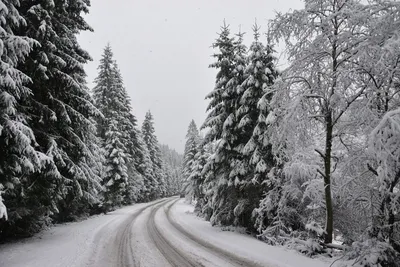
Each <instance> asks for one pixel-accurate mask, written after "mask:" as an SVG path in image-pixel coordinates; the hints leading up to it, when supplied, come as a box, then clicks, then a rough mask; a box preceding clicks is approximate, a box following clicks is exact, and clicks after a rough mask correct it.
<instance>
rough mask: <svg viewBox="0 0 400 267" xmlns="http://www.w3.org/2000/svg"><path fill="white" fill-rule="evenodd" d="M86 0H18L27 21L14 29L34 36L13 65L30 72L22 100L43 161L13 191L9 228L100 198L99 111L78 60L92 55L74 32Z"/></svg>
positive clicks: (70, 213) (36, 224) (70, 212)
mask: <svg viewBox="0 0 400 267" xmlns="http://www.w3.org/2000/svg"><path fill="white" fill-rule="evenodd" d="M87 7H88V6H87V3H82V2H80V1H69V2H68V4H65V1H58V2H55V3H53V1H39V3H37V2H32V1H21V5H20V6H19V7H18V8H17V9H18V11H19V13H20V14H21V16H23V17H24V19H25V20H26V23H21V24H20V25H19V27H18V28H16V29H15V33H17V34H18V35H20V36H27V37H29V38H32V39H35V40H36V41H37V42H38V43H40V45H37V46H34V47H33V49H32V51H31V52H30V54H29V57H27V58H26V59H25V60H24V61H21V62H19V64H18V65H17V66H16V67H17V68H18V69H19V70H20V71H22V72H23V73H25V74H26V75H27V76H29V77H30V81H31V82H30V83H29V84H27V87H28V88H29V90H30V97H26V98H21V106H23V107H24V109H25V110H26V113H29V121H28V123H29V125H30V127H31V129H32V130H33V134H34V136H35V140H36V143H37V150H38V151H40V152H42V153H43V154H46V157H43V159H45V160H46V165H45V166H44V167H43V168H42V169H40V170H35V171H34V172H31V173H28V172H27V173H24V176H23V179H22V180H21V190H23V197H20V198H14V199H13V201H14V204H13V205H14V206H15V207H18V209H16V210H18V212H19V214H18V215H17V216H13V218H17V221H16V222H15V223H14V224H13V230H11V229H9V231H8V232H13V231H16V232H19V233H21V234H31V233H33V232H35V231H37V230H39V229H40V228H41V227H42V225H45V224H46V223H48V221H49V216H50V215H53V216H52V217H53V218H56V219H57V220H69V219H73V217H74V216H75V215H76V214H80V213H85V212H88V207H89V206H90V205H93V204H95V203H96V202H97V200H98V199H97V193H98V191H99V190H100V189H101V186H100V184H99V181H100V178H99V176H98V173H96V171H93V170H96V168H94V166H96V165H97V161H98V160H97V158H96V154H95V153H94V149H95V148H96V140H95V136H94V127H93V121H92V120H91V117H92V116H97V115H98V114H99V113H98V112H97V110H96V109H95V107H94V105H93V103H92V99H91V97H90V95H89V92H88V89H87V87H86V84H85V76H86V74H85V72H84V69H83V64H84V63H86V62H87V61H88V60H90V57H89V55H88V54H87V52H85V51H84V50H82V49H81V48H80V46H79V44H78V42H77V39H76V35H77V34H78V32H79V31H81V30H91V29H90V27H89V26H88V25H87V24H86V22H85V20H84V19H83V18H82V13H83V12H87V11H88V8H87ZM13 12H15V10H13ZM15 21H18V20H15ZM9 25H11V23H10V24H9ZM21 47H22V48H23V47H24V46H23V45H22V46H21ZM19 49H20V48H19ZM21 51H25V49H24V48H23V49H22V50H21Z"/></svg>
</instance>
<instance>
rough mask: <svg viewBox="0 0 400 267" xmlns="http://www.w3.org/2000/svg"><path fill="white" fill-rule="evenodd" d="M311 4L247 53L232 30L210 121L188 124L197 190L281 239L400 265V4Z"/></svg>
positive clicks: (187, 166)
mask: <svg viewBox="0 0 400 267" xmlns="http://www.w3.org/2000/svg"><path fill="white" fill-rule="evenodd" d="M304 2H305V7H304V8H303V9H301V10H295V11H290V12H288V13H278V14H277V15H276V17H275V18H274V19H273V20H271V21H270V23H269V24H268V25H266V26H267V27H265V30H266V32H264V33H262V32H261V30H260V26H258V25H257V24H255V25H254V27H253V33H252V34H253V36H254V38H253V42H252V43H251V44H250V46H249V47H248V48H247V47H246V45H245V44H244V42H243V36H244V33H243V32H238V33H236V34H232V33H231V31H230V27H229V25H228V24H227V23H224V24H223V26H222V27H221V30H220V33H219V35H218V38H217V39H216V40H215V42H214V43H213V48H214V51H215V53H214V55H213V58H214V62H213V63H212V64H211V65H210V68H214V69H216V71H217V75H216V79H215V87H214V89H212V90H210V93H209V94H208V95H207V96H206V99H208V100H209V105H208V109H207V118H206V119H205V121H204V122H203V123H202V124H201V126H200V129H198V128H197V125H196V123H195V122H194V121H192V122H191V123H190V125H189V127H188V131H187V136H186V145H185V154H184V160H183V174H184V177H185V179H186V181H187V182H186V185H185V186H186V189H185V190H186V194H187V197H188V199H189V200H190V201H193V203H194V204H195V205H196V206H195V207H196V208H195V211H196V213H197V214H198V215H199V216H201V217H204V218H205V219H206V220H209V221H210V222H211V224H212V225H217V226H237V227H243V228H245V229H246V230H247V232H249V233H253V234H254V235H256V236H257V238H259V239H262V240H264V241H265V242H267V243H269V244H272V245H285V246H288V247H290V248H293V249H296V250H298V251H300V252H302V253H304V254H306V255H308V256H315V255H317V254H327V255H334V253H336V252H337V251H338V250H339V251H342V252H343V254H344V255H343V257H345V258H346V259H353V260H354V264H353V265H351V266H399V263H400V257H399V255H400V213H399V209H400V106H399V104H400V102H399V100H400V96H399V92H400V66H399V63H400V32H399V29H400V3H399V2H398V1H368V3H364V2H366V1H341V0H332V1H318V0H307V1H304ZM276 45H283V46H284V52H285V55H286V57H287V64H286V66H285V67H284V68H278V67H277V61H278V60H277V58H276V56H277V53H276V52H275V50H274V47H275V46H276Z"/></svg>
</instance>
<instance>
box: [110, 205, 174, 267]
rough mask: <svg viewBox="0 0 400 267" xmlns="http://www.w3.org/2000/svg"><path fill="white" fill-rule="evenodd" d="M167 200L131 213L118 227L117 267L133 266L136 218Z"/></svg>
mask: <svg viewBox="0 0 400 267" xmlns="http://www.w3.org/2000/svg"><path fill="white" fill-rule="evenodd" d="M167 201H168V200H160V201H157V202H155V203H152V204H150V205H147V206H145V207H143V208H141V209H139V210H138V211H136V212H135V213H133V214H132V215H131V216H130V217H129V218H128V219H127V220H126V221H125V222H124V223H123V225H124V226H123V227H120V230H119V231H118V232H117V237H116V240H117V242H118V244H115V245H116V246H118V250H117V259H118V265H117V266H118V267H132V266H135V256H134V251H133V248H132V243H131V241H132V231H131V229H132V227H133V225H134V223H135V221H136V218H137V217H138V216H139V215H140V214H142V213H143V212H144V211H145V210H146V209H148V208H150V207H153V206H155V205H157V204H159V203H165V202H167Z"/></svg>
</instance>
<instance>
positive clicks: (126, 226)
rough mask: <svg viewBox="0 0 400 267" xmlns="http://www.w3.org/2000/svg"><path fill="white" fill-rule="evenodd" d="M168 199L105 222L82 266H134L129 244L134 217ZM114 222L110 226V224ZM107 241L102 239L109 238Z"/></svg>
mask: <svg viewBox="0 0 400 267" xmlns="http://www.w3.org/2000/svg"><path fill="white" fill-rule="evenodd" d="M167 201H168V200H166V199H162V200H158V201H156V202H153V203H150V204H148V205H146V206H144V207H142V208H140V209H138V210H136V211H135V212H133V213H132V214H130V215H128V216H127V218H125V219H123V220H122V221H118V218H114V219H112V220H110V221H109V222H107V223H105V224H104V225H103V226H102V227H101V228H99V229H98V230H97V234H96V235H95V237H94V239H93V241H92V243H93V246H92V248H93V250H92V253H91V255H90V257H89V258H88V259H89V260H88V262H87V263H86V264H85V265H84V266H93V267H99V266H100V267H111V266H112V267H128V266H129V267H131V266H135V264H134V261H135V256H134V253H133V248H132V245H131V241H132V231H131V230H132V227H133V225H134V223H135V221H136V219H137V218H138V217H139V216H140V215H141V214H142V213H143V212H144V211H145V210H146V209H148V208H150V207H152V206H155V205H157V204H160V203H163V202H167ZM112 224H115V226H114V227H112V228H111V225H112ZM109 237H111V240H109V242H104V240H107V239H110V238H109Z"/></svg>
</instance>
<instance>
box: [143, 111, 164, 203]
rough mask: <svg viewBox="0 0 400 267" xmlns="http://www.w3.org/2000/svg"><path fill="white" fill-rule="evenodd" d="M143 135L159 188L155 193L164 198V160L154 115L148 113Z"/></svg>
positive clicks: (156, 195)
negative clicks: (156, 133)
mask: <svg viewBox="0 0 400 267" xmlns="http://www.w3.org/2000/svg"><path fill="white" fill-rule="evenodd" d="M142 134H143V140H144V143H145V144H146V146H147V149H148V151H149V156H150V160H151V163H152V172H153V175H154V176H153V177H154V179H155V180H156V181H157V187H156V188H155V192H154V193H153V194H154V195H155V197H156V198H157V197H162V196H164V194H165V190H166V189H165V180H164V176H163V173H162V158H161V150H160V146H159V144H158V141H157V136H156V135H155V130H154V121H153V115H152V114H151V113H150V111H148V112H147V113H146V116H145V119H144V121H143V125H142Z"/></svg>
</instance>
